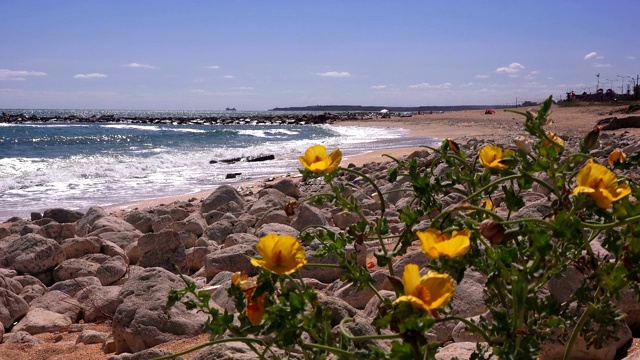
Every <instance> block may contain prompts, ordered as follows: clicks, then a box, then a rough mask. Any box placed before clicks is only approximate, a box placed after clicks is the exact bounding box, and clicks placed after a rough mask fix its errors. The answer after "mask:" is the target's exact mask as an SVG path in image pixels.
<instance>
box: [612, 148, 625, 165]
mask: <svg viewBox="0 0 640 360" xmlns="http://www.w3.org/2000/svg"><path fill="white" fill-rule="evenodd" d="M626 160H627V154H625V153H624V152H623V151H622V150H620V149H616V150H614V151H612V152H611V154H610V155H609V159H607V162H608V163H609V165H611V166H615V165H616V164H622V163H623V162H625V161H626Z"/></svg>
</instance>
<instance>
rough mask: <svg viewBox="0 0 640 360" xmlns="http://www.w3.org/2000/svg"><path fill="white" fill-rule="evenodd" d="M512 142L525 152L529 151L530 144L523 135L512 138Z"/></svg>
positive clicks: (528, 152)
mask: <svg viewBox="0 0 640 360" xmlns="http://www.w3.org/2000/svg"><path fill="white" fill-rule="evenodd" d="M513 143H514V144H516V147H517V148H518V150H520V151H522V152H524V153H527V154H530V153H531V145H529V142H528V141H527V138H525V137H524V136H518V138H516V139H514V140H513Z"/></svg>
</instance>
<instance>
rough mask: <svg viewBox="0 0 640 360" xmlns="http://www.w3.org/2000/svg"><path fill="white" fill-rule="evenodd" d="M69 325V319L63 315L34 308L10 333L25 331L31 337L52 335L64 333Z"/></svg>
mask: <svg viewBox="0 0 640 360" xmlns="http://www.w3.org/2000/svg"><path fill="white" fill-rule="evenodd" d="M69 325H71V319H69V317H68V316H66V315H63V314H58V313H56V312H53V311H49V310H45V309H41V308H35V309H32V310H30V311H29V312H28V313H27V315H25V317H23V318H22V319H21V320H20V321H19V322H18V323H17V324H16V326H14V327H13V329H12V331H13V332H17V331H26V332H28V333H29V334H31V335H36V334H42V333H52V332H66V331H67V330H68V329H69Z"/></svg>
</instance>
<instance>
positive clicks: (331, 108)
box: [269, 105, 503, 112]
mask: <svg viewBox="0 0 640 360" xmlns="http://www.w3.org/2000/svg"><path fill="white" fill-rule="evenodd" d="M502 107H503V106H499V105H449V106H361V105H315V106H292V107H277V108H273V109H270V110H269V111H326V112H343V111H352V112H366V111H380V110H382V109H387V110H389V111H393V112H417V111H420V112H430V111H433V112H440V111H461V110H479V109H486V108H502Z"/></svg>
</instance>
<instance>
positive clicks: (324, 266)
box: [303, 263, 342, 269]
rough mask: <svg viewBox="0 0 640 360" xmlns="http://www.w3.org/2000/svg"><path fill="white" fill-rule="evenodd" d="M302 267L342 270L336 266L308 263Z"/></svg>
mask: <svg viewBox="0 0 640 360" xmlns="http://www.w3.org/2000/svg"><path fill="white" fill-rule="evenodd" d="M303 266H304V267H316V268H332V269H342V266H340V265H338V264H310V263H306V264H304V265H303Z"/></svg>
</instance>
